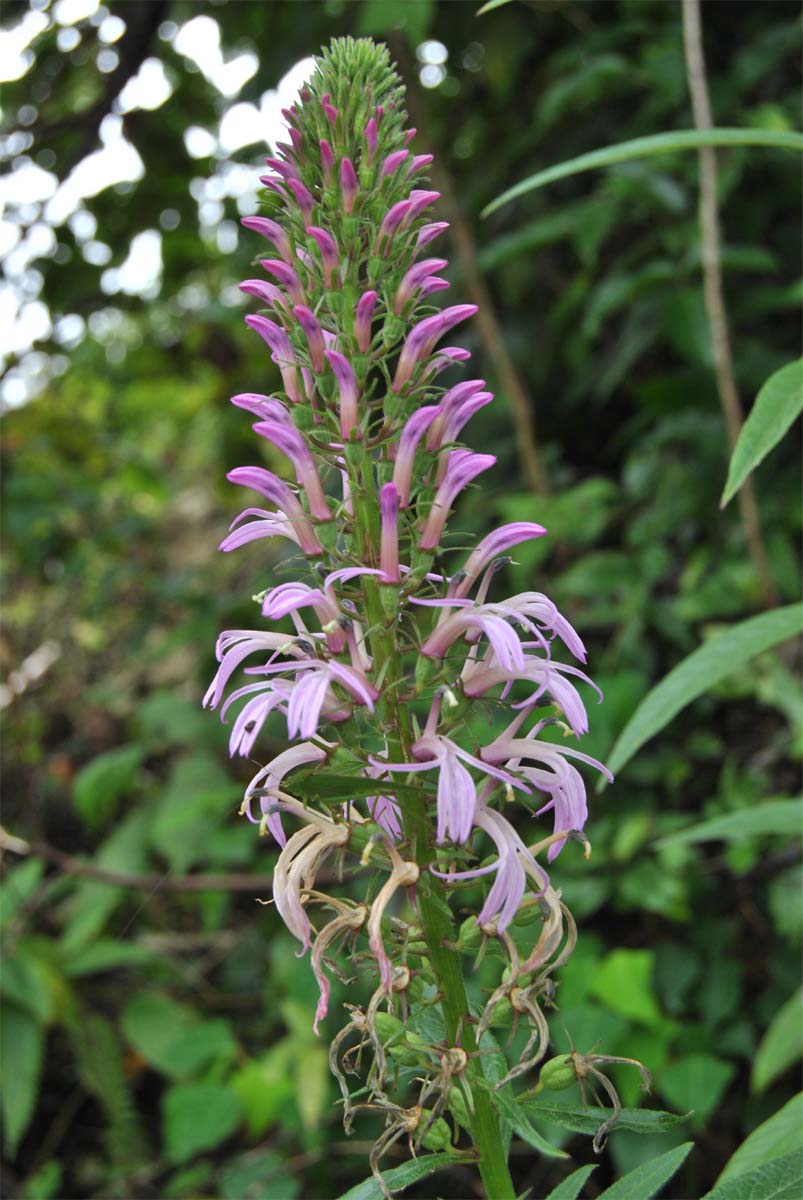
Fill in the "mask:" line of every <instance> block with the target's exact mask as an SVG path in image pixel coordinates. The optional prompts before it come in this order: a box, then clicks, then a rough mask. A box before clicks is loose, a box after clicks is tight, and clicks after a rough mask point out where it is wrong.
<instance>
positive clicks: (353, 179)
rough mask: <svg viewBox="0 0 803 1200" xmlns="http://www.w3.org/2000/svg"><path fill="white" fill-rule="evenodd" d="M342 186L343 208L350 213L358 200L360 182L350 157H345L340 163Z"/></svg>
mask: <svg viewBox="0 0 803 1200" xmlns="http://www.w3.org/2000/svg"><path fill="white" fill-rule="evenodd" d="M340 187H341V190H342V192H343V210H344V212H346V213H347V214H350V213H351V212H352V210H353V208H354V205H355V203H356V201H357V193H358V191H359V184H358V183H357V175H356V173H355V170H354V164H353V163H352V161H351V159H350V158H344V159H343V161H342V163H341V164H340Z"/></svg>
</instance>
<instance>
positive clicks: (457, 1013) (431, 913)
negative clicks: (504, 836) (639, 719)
mask: <svg viewBox="0 0 803 1200" xmlns="http://www.w3.org/2000/svg"><path fill="white" fill-rule="evenodd" d="M366 549H367V547H366ZM381 586H382V585H381V584H377V582H376V580H375V579H370V578H369V579H366V580H365V597H366V608H367V611H368V619H369V622H370V625H371V636H370V640H371V652H372V655H373V660H374V666H375V667H376V669H377V671H378V674H379V675H380V676H382V678H383V680H384V684H383V688H382V699H381V701H380V707H381V716H382V718H383V725H384V728H385V729H386V730H387V731H388V751H389V753H390V755H391V758H393V757H395V756H396V754H402V755H405V756H409V754H410V745H411V743H412V741H413V737H412V730H411V724H410V714H409V711H408V709H407V707H406V705H405V703H404V702H403V701H402V700H400V699H399V690H400V688H401V687H403V686H404V672H403V668H402V663H401V654H400V653H399V648H398V646H397V644H396V630H395V625H394V623H393V622H392V621H389V620H388V618H387V616H386V615H385V613H384V611H383V608H382V601H381V598H380V592H379V589H380V587H381ZM394 733H395V736H394ZM394 743H395V744H394ZM402 811H403V814H404V821H405V829H406V830H407V832H408V836H409V837H410V843H411V848H412V855H413V857H414V859H415V861H416V862H417V863H418V865H419V866H420V867H421V868H422V875H421V880H420V882H419V884H418V889H417V899H418V907H419V911H420V914H421V926H422V930H423V935H424V940H425V941H426V943H427V948H428V950H429V957H430V961H431V963H432V966H433V968H434V971H435V975H436V978H437V981H438V988H439V991H440V995H441V1005H442V1008H443V1015H444V1024H445V1026H446V1038H447V1040H448V1042H449V1044H450V1045H453V1046H454V1045H458V1044H459V1045H461V1046H462V1048H463V1049H464V1050H465V1051H466V1053H467V1054H468V1055H469V1056H470V1057H469V1065H468V1067H467V1069H466V1074H467V1077H468V1081H469V1084H470V1085H471V1093H472V1096H473V1100H474V1118H473V1120H472V1123H471V1137H472V1140H473V1142H474V1146H475V1148H476V1149H477V1151H478V1152H479V1170H480V1175H481V1176H482V1181H483V1184H484V1186H485V1192H486V1195H487V1197H488V1200H515V1197H516V1192H515V1189H514V1187H513V1181H512V1179H511V1178H510V1172H509V1170H508V1166H507V1155H506V1153H505V1149H504V1146H503V1144H502V1135H501V1130H500V1126H499V1117H498V1115H497V1113H496V1110H495V1109H494V1107H493V1104H492V1102H491V1095H490V1090H489V1081H488V1080H487V1079H486V1077H485V1072H484V1069H483V1066H482V1059H481V1057H480V1056H479V1054H477V1053H475V1052H476V1051H477V1041H476V1038H475V1036H474V1027H473V1024H472V1018H471V1014H470V1011H469V1006H468V998H467V996H466V989H465V983H464V980H463V967H462V962H461V959H460V955H459V953H458V952H457V951H456V950H454V949H452V945H453V942H454V937H455V930H454V922H453V919H452V916H451V914H450V912H449V908H448V905H447V903H446V899H445V896H444V894H443V885H442V884H441V883H440V881H439V880H438V879H437V878H436V877H435V876H434V875H432V874H431V872H428V871H426V870H425V868H426V867H427V866H428V865H429V862H430V861H431V859H432V851H431V847H430V839H431V832H432V829H431V822H430V821H429V820H428V819H427V813H426V809H425V799H424V797H423V796H418V797H416V798H415V799H414V800H408V799H405V801H404V803H403V804H402Z"/></svg>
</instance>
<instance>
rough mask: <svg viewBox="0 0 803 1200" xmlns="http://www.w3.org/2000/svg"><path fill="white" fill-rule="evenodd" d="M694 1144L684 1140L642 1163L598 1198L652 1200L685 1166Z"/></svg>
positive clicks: (606, 1199)
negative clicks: (680, 1143)
mask: <svg viewBox="0 0 803 1200" xmlns="http://www.w3.org/2000/svg"><path fill="white" fill-rule="evenodd" d="M693 1144H694V1143H693V1142H684V1143H683V1145H682V1146H676V1147H675V1149H674V1150H667V1152H666V1154H660V1155H659V1156H658V1158H653V1159H650V1161H649V1162H646V1163H642V1164H641V1166H640V1167H636V1169H635V1171H628V1173H627V1175H624V1176H622V1178H621V1179H618V1180H617V1181H616V1183H614V1184H613V1186H612V1187H609V1188H606V1190H605V1191H604V1192H602V1193H601V1195H600V1196H599V1197H598V1200H652V1197H653V1196H654V1195H655V1194H656V1192H659V1191H660V1190H661V1188H662V1187H663V1186H664V1184H665V1183H666V1182H667V1180H669V1179H671V1178H672V1176H673V1175H674V1174H675V1172H676V1171H679V1170H680V1168H681V1167H682V1166H683V1163H684V1162H685V1160H686V1156H687V1155H688V1153H689V1151H690V1150H691V1148H692V1146H693Z"/></svg>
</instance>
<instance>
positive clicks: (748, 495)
mask: <svg viewBox="0 0 803 1200" xmlns="http://www.w3.org/2000/svg"><path fill="white" fill-rule="evenodd" d="M683 45H684V50H685V55H686V79H687V82H688V86H689V95H690V97H691V104H692V112H693V114H694V124H695V127H696V128H697V129H711V128H713V124H714V122H713V118H712V115H711V102H710V100H709V96H708V81H707V77H706V70H705V56H704V54H703V39H702V28H701V20H700V0H683ZM697 153H698V159H699V163H700V245H701V258H702V266H703V293H704V297H705V310H706V314H707V317H708V325H709V330H710V334H711V346H712V349H713V354H714V370H715V373H716V379H717V389H718V391H719V399H720V404H721V405H722V411H723V413H724V416H725V426H726V429H727V432H728V444H729V446H730V450H731V453H732V452H733V448H734V446H735V445H736V441H737V439H738V437H739V434H740V433H741V430H742V424H743V418H742V406H741V401H740V400H739V391H738V388H737V386H736V377H735V375H734V370H733V355H732V353H731V344H730V334H729V332H728V316H727V311H726V309H725V297H724V293H723V288H722V261H721V252H720V240H721V239H720V230H719V212H718V208H717V156H716V151H715V150H714V148H713V147H712V146H702V147H701V148H700V149H699V150H698V152H697ZM739 511H740V515H741V519H742V527H743V529H744V533H745V538H746V540H747V545H748V548H749V551H750V557H751V558H752V560H753V566H754V567H755V570H756V575H757V576H758V579H759V583H760V585H761V590H762V593H763V596H764V600H765V601H766V603H767V604H769V605H772V604H777V602H778V597H777V594H776V592H775V586H774V584H773V580H772V574H771V572H770V566H769V562H768V560H767V552H766V548H765V546H764V538H763V536H762V533H761V523H760V520H759V515H758V506H757V504H756V495H755V491H754V489H753V481H752V480H751V479H748V480H746V481H745V483H744V484H743V486H742V489H741V491H740V492H739Z"/></svg>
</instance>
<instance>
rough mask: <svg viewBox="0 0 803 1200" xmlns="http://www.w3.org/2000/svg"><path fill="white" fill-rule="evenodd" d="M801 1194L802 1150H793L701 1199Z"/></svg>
mask: <svg viewBox="0 0 803 1200" xmlns="http://www.w3.org/2000/svg"><path fill="white" fill-rule="evenodd" d="M802 1195H803V1150H796V1151H794V1152H793V1153H792V1154H784V1155H783V1156H782V1157H781V1158H775V1159H773V1160H772V1162H768V1163H762V1165H761V1166H760V1167H754V1169H753V1170H752V1171H747V1172H746V1173H745V1174H744V1175H737V1176H736V1177H735V1178H734V1179H727V1180H725V1182H724V1183H717V1184H716V1185H715V1187H714V1189H713V1191H711V1192H707V1193H706V1195H705V1196H704V1197H703V1200H800V1197H801V1196H802ZM600 1200H602V1197H600Z"/></svg>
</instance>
